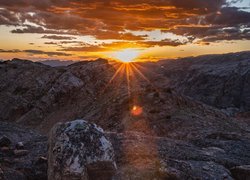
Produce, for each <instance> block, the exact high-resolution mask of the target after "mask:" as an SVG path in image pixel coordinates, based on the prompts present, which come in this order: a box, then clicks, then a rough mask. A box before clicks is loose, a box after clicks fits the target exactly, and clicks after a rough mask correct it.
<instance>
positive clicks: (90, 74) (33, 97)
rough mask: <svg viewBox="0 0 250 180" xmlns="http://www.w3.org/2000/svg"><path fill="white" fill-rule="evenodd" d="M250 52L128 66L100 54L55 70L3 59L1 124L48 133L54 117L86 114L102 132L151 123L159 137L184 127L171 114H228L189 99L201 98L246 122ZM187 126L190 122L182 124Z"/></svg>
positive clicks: (201, 116) (181, 116) (216, 116)
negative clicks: (139, 112) (136, 109)
mask: <svg viewBox="0 0 250 180" xmlns="http://www.w3.org/2000/svg"><path fill="white" fill-rule="evenodd" d="M249 57H250V53H248V52H244V53H237V54H228V55H216V56H213V55H211V56H202V57H198V58H190V59H180V60H173V61H171V60H169V61H160V62H157V63H133V66H131V67H128V69H131V70H126V68H127V67H123V70H121V68H120V66H121V64H119V63H108V62H107V61H105V60H102V59H100V60H97V61H94V62H79V63H75V64H73V65H70V66H68V67H57V68H53V67H50V66H46V65H43V64H40V63H33V62H30V61H23V60H18V59H14V60H12V61H7V62H2V63H1V64H0V74H1V76H0V98H1V101H0V112H4V113H0V121H8V122H10V121H11V122H17V123H19V124H23V125H26V126H30V127H35V128H36V129H38V130H40V131H42V132H45V133H47V132H48V130H49V129H50V128H51V127H52V126H53V125H54V124H55V123H57V122H59V121H66V120H68V119H77V118H84V119H86V120H91V121H92V122H95V123H97V124H99V125H101V126H102V127H103V128H104V129H106V130H112V131H118V132H121V131H124V130H131V129H136V130H138V129H140V131H149V130H147V129H146V130H145V127H142V126H149V127H150V129H151V130H150V131H152V132H150V133H156V134H157V135H165V134H167V133H168V134H169V129H172V127H177V128H180V127H182V125H179V124H178V123H177V122H178V120H176V119H181V121H184V120H185V122H186V121H187V122H189V121H188V120H189V119H195V118H196V119H202V120H201V121H203V119H204V118H205V121H204V122H206V121H207V120H208V119H215V121H216V122H217V119H223V120H221V121H222V122H224V121H226V120H224V119H228V118H227V117H225V116H224V115H223V113H221V112H219V111H217V110H216V109H213V108H211V107H208V106H205V105H203V104H202V103H198V102H196V101H195V100H199V101H202V102H204V103H206V104H208V105H212V106H215V107H217V108H220V109H226V110H225V111H224V112H226V113H227V114H228V115H230V114H231V113H234V112H238V111H242V112H245V116H244V118H242V119H243V121H244V122H247V123H248V120H245V117H247V118H246V119H248V116H247V113H246V112H248V111H249V104H250V94H249V92H250V91H249V89H250V83H249V79H250V78H249V72H250V71H249V69H250V62H249V61H250V60H249ZM117 70H120V71H119V73H116V71H117ZM126 71H128V73H126ZM114 74H115V75H116V77H115V78H112V76H114ZM126 74H128V76H127V75H126ZM127 78H129V84H128V83H127ZM128 88H129V91H128ZM180 94H183V95H187V96H189V97H191V98H187V97H185V96H182V95H180ZM194 99H195V100H194ZM133 106H136V107H139V108H142V109H143V113H142V116H140V117H139V119H141V121H142V122H140V123H141V124H140V123H137V124H135V123H134V119H138V117H137V116H130V114H131V113H130V111H131V109H132V108H133ZM190 112H191V113H190ZM204 114H208V115H205V116H204ZM142 119H143V120H142ZM166 121H167V122H169V123H168V127H166V123H165V122H166ZM194 121H196V120H194ZM197 121H199V120H197ZM229 121H230V122H231V120H229ZM218 122H220V121H218ZM172 123H173V124H172ZM202 123H203V122H202ZM145 124H146V125H145ZM181 124H183V123H181ZM194 124H195V123H194ZM200 124H201V123H200ZM231 124H232V123H231ZM187 125H188V126H192V124H185V125H183V126H184V127H185V126H187ZM139 126H141V127H139ZM195 126H196V127H197V124H196V125H195ZM204 126H205V125H204ZM232 126H234V125H233V124H232ZM159 127H161V128H159ZM143 128H144V130H143ZM152 129H153V130H152ZM154 129H155V130H154Z"/></svg>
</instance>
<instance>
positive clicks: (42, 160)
mask: <svg viewBox="0 0 250 180" xmlns="http://www.w3.org/2000/svg"><path fill="white" fill-rule="evenodd" d="M47 162H48V159H47V158H46V157H43V156H40V157H39V158H38V159H37V161H36V164H37V165H39V164H43V163H47Z"/></svg>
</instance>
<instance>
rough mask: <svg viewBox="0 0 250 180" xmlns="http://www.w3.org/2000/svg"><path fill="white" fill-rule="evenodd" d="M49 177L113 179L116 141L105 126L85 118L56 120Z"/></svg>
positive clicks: (51, 144) (50, 144)
mask: <svg viewBox="0 0 250 180" xmlns="http://www.w3.org/2000/svg"><path fill="white" fill-rule="evenodd" d="M48 156H49V161H48V166H49V167H48V179H49V180H57V179H60V180H62V179H65V180H66V179H67V180H70V179H80V180H87V179H96V178H97V177H98V178H99V179H100V177H101V179H107V180H108V179H112V176H113V174H114V172H115V169H116V164H115V160H114V150H113V147H112V144H111V143H110V142H109V140H108V139H107V138H106V137H105V135H104V132H103V130H102V129H101V128H99V127H97V126H96V125H95V124H90V123H88V122H87V121H84V120H75V121H72V122H67V123H58V124H56V125H55V126H54V127H53V128H52V130H51V132H50V137H49V152H48Z"/></svg>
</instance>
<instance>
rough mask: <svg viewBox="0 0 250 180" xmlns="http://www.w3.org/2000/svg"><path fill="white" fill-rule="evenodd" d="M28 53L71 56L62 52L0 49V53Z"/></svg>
mask: <svg viewBox="0 0 250 180" xmlns="http://www.w3.org/2000/svg"><path fill="white" fill-rule="evenodd" d="M21 52H22V53H29V54H37V55H47V56H71V54H68V53H64V52H48V51H41V50H35V49H27V50H19V49H13V50H4V49H0V53H21Z"/></svg>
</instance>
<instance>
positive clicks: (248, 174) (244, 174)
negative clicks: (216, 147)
mask: <svg viewBox="0 0 250 180" xmlns="http://www.w3.org/2000/svg"><path fill="white" fill-rule="evenodd" d="M231 173H232V175H233V177H234V178H235V179H236V180H249V179H250V165H244V166H236V167H234V168H232V169H231Z"/></svg>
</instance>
